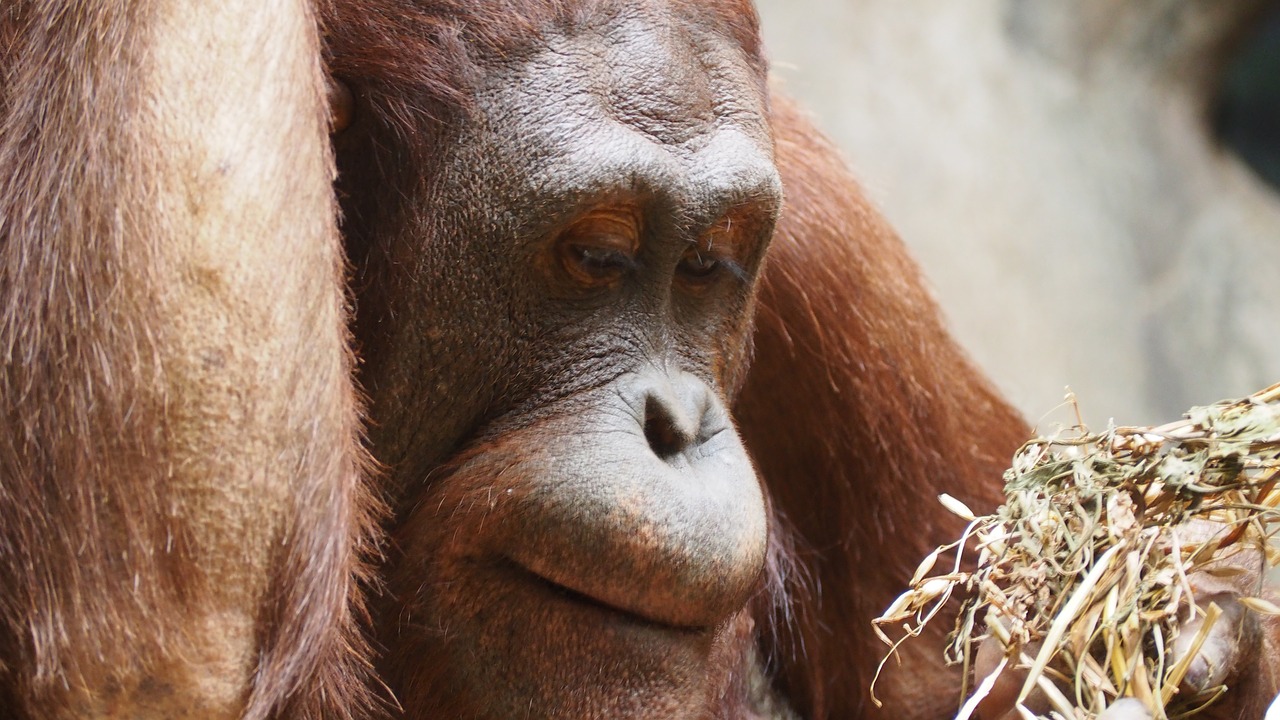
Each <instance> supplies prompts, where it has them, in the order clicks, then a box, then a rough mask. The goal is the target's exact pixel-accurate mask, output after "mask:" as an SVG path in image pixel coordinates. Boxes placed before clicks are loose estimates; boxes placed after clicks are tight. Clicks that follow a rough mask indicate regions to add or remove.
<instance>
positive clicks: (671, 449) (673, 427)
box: [644, 395, 692, 460]
mask: <svg viewBox="0 0 1280 720" xmlns="http://www.w3.org/2000/svg"><path fill="white" fill-rule="evenodd" d="M644 437H645V439H646V440H648V441H649V448H650V449H651V450H653V453H654V454H655V455H657V456H658V457H660V458H662V459H664V460H666V459H669V458H671V457H673V456H675V455H678V454H679V453H680V452H682V451H683V450H684V449H685V448H687V447H688V446H689V444H690V442H691V441H692V437H691V433H688V432H685V431H683V430H682V429H681V428H680V425H679V421H678V420H677V419H676V417H675V415H674V413H673V412H672V411H671V409H670V408H669V407H667V406H666V404H665V403H663V402H662V400H659V399H658V398H657V397H655V396H653V395H650V396H649V397H648V399H647V400H646V401H645V404H644Z"/></svg>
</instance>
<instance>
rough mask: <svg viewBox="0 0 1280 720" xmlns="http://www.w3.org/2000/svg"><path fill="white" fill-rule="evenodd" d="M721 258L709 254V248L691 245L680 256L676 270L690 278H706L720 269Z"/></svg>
mask: <svg viewBox="0 0 1280 720" xmlns="http://www.w3.org/2000/svg"><path fill="white" fill-rule="evenodd" d="M720 266H721V260H720V258H717V257H716V256H714V255H712V254H711V251H710V250H707V249H705V248H699V247H697V246H694V247H691V248H689V249H688V250H686V251H685V253H684V255H683V256H681V258H680V264H679V266H677V270H678V271H679V273H680V274H681V275H683V276H684V277H686V278H689V279H691V280H707V279H709V278H710V277H711V276H712V275H714V274H715V273H716V271H718V270H719V269H720Z"/></svg>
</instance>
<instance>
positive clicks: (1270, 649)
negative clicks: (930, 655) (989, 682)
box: [974, 521, 1280, 720]
mask: <svg viewBox="0 0 1280 720" xmlns="http://www.w3.org/2000/svg"><path fill="white" fill-rule="evenodd" d="M1217 530H1220V526H1217V525H1214V524H1211V523H1207V522H1203V521H1198V522H1193V523H1189V524H1188V525H1187V526H1185V528H1184V530H1183V532H1182V535H1183V537H1184V538H1187V539H1195V540H1199V539H1207V538H1208V537H1210V536H1211V535H1212V534H1213V533H1214V532H1215V531H1217ZM1265 571H1266V563H1265V554H1264V553H1263V552H1262V551H1261V550H1260V549H1257V548H1243V547H1242V548H1239V549H1237V550H1235V551H1233V552H1230V553H1229V554H1227V555H1225V556H1224V557H1222V558H1221V559H1219V560H1216V561H1215V562H1213V563H1211V564H1209V565H1206V566H1205V567H1204V568H1203V569H1202V570H1199V571H1197V572H1195V573H1193V574H1191V575H1190V576H1189V578H1188V580H1189V582H1190V585H1191V589H1192V591H1193V593H1194V596H1195V599H1196V602H1197V604H1198V605H1199V606H1200V607H1201V608H1202V609H1205V608H1208V607H1209V604H1210V603H1216V604H1217V605H1218V607H1219V608H1221V609H1222V615H1221V616H1220V617H1219V618H1218V620H1217V622H1216V623H1215V624H1214V626H1213V627H1212V629H1210V631H1209V634H1208V637H1207V638H1206V639H1205V641H1204V643H1203V645H1201V647H1200V651H1199V652H1198V653H1197V655H1196V657H1195V659H1194V660H1192V662H1191V665H1190V667H1189V668H1188V670H1187V674H1186V676H1185V677H1184V679H1183V682H1182V684H1181V685H1180V687H1179V692H1180V693H1189V694H1198V693H1200V692H1201V691H1204V690H1207V689H1209V688H1213V687H1216V686H1218V685H1226V686H1227V687H1228V688H1230V690H1229V691H1228V692H1227V693H1226V694H1225V695H1224V696H1223V697H1222V698H1220V699H1219V700H1217V701H1216V702H1215V703H1214V704H1213V705H1212V706H1211V707H1210V708H1209V710H1207V711H1206V712H1205V713H1204V714H1202V715H1201V716H1200V717H1202V718H1204V719H1205V720H1210V719H1216V718H1220V719H1222V720H1226V719H1228V718H1230V719H1231V720H1235V719H1236V718H1241V719H1244V718H1248V719H1249V720H1253V719H1254V718H1258V719H1260V718H1262V716H1263V708H1266V707H1267V705H1268V703H1270V702H1271V701H1272V700H1273V698H1275V697H1276V692H1277V690H1278V689H1280V688H1278V687H1277V686H1278V685H1280V677H1278V676H1280V668H1276V667H1275V665H1276V663H1277V660H1278V659H1280V658H1278V656H1277V651H1278V650H1280V621H1278V620H1277V619H1276V618H1260V617H1259V616H1258V614H1256V613H1253V612H1251V611H1249V610H1248V609H1247V608H1246V607H1245V606H1244V605H1242V604H1241V603H1240V602H1239V599H1240V598H1244V597H1259V596H1262V595H1264V594H1267V593H1265V592H1264V581H1265V577H1266V572H1265ZM1203 622H1204V616H1203V614H1197V616H1196V618H1195V619H1194V620H1192V621H1190V622H1188V623H1186V624H1185V625H1183V627H1182V629H1181V632H1180V633H1179V634H1178V637H1177V639H1176V640H1175V641H1174V644H1173V653H1172V660H1171V662H1177V661H1178V660H1179V659H1181V658H1182V657H1184V656H1185V655H1186V653H1187V652H1188V651H1189V650H1190V646H1191V643H1192V641H1193V640H1194V638H1195V637H1196V635H1197V633H1198V632H1199V630H1200V627H1201V625H1202V624H1203ZM1035 651H1036V648H1030V649H1028V650H1027V653H1028V654H1030V655H1034V654H1035ZM1002 655H1003V648H1002V647H1001V646H1000V643H999V642H998V641H997V640H995V639H989V640H987V641H986V642H984V643H983V644H982V646H981V647H979V649H978V654H977V658H976V661H975V663H974V667H975V670H974V673H975V677H976V678H979V679H981V678H984V677H986V676H987V675H989V674H990V673H991V672H992V671H993V670H994V669H995V667H996V665H997V663H999V661H1000V659H1001V657H1002ZM1025 680H1026V671H1025V670H1023V669H1009V670H1006V671H1005V672H1004V673H1003V674H1002V675H1001V676H1000V678H999V679H998V680H997V681H996V683H995V686H994V687H993V688H992V689H991V692H990V693H989V694H988V695H987V697H986V698H985V699H984V700H983V701H982V702H981V703H980V704H979V705H978V716H979V717H981V718H984V720H1016V718H1018V717H1019V715H1018V712H1017V710H1016V708H1015V705H1016V703H1017V699H1018V694H1019V692H1020V691H1021V689H1022V685H1023V683H1024V681H1025ZM1024 704H1025V705H1026V706H1027V708H1028V709H1029V710H1031V711H1032V712H1036V713H1039V714H1044V713H1047V712H1048V710H1049V705H1048V702H1047V701H1046V699H1045V697H1044V696H1043V695H1042V694H1041V693H1039V692H1038V691H1036V692H1033V693H1032V694H1031V695H1030V696H1029V697H1028V698H1027V700H1026V701H1025V703H1024ZM1272 714H1274V715H1276V717H1275V718H1274V719H1273V717H1272ZM1150 717H1151V715H1150V713H1148V712H1147V710H1146V708H1145V707H1144V706H1143V704H1142V703H1141V702H1139V701H1137V700H1134V699H1131V698H1129V699H1122V700H1120V701H1118V702H1116V703H1114V704H1113V705H1112V706H1111V707H1110V708H1108V709H1107V710H1106V711H1105V712H1104V713H1102V715H1100V716H1099V720H1147V719H1148V718H1150ZM1267 720H1280V707H1278V706H1277V705H1273V706H1272V711H1271V713H1269V714H1268V716H1267Z"/></svg>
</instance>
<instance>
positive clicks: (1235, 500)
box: [875, 384, 1280, 720]
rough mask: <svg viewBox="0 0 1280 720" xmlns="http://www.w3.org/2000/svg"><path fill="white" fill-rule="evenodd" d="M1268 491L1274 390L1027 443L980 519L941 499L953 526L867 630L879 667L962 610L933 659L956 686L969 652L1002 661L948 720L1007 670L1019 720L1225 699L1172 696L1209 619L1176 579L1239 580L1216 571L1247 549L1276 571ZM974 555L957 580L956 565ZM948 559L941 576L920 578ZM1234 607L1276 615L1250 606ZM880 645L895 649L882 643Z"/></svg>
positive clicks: (1273, 472) (1165, 711)
mask: <svg viewBox="0 0 1280 720" xmlns="http://www.w3.org/2000/svg"><path fill="white" fill-rule="evenodd" d="M1277 480H1280V384H1277V385H1274V386H1272V387H1270V388H1268V389H1266V390H1263V391H1262V392H1259V393H1256V394H1254V395H1251V396H1250V397H1247V398H1244V399H1243V400H1234V401H1224V402H1220V403H1217V404H1214V405H1210V406H1208V407H1200V408H1194V409H1192V410H1191V411H1190V412H1188V413H1187V414H1186V416H1185V419H1183V420H1181V421H1178V422H1175V423H1170V424H1168V425H1162V426H1160V427H1154V428H1149V427H1111V428H1109V429H1108V430H1107V431H1105V432H1102V433H1090V432H1089V431H1088V430H1087V429H1085V428H1084V427H1083V423H1080V424H1079V425H1077V426H1076V427H1075V428H1072V429H1070V430H1068V431H1064V432H1063V433H1059V434H1058V435H1057V436H1055V437H1049V438H1044V437H1037V438H1035V439H1033V440H1030V441H1029V442H1027V443H1026V444H1025V445H1023V446H1022V448H1021V449H1020V450H1019V451H1018V452H1017V454H1016V455H1015V456H1014V458H1013V467H1012V468H1010V469H1009V470H1007V471H1006V472H1005V483H1006V485H1005V504H1004V505H1003V506H1001V507H1000V509H999V510H998V511H997V512H996V514H994V515H988V516H985V517H975V516H974V515H973V513H972V512H970V511H969V509H968V508H967V507H965V506H964V504H963V503H961V502H960V501H958V500H956V499H955V498H951V497H949V496H945V495H944V496H942V498H941V500H942V502H943V504H944V505H946V506H947V507H948V508H949V509H950V510H951V511H952V512H953V513H955V514H957V515H959V516H961V517H963V518H965V519H966V520H968V521H969V526H968V528H967V529H966V530H965V532H964V535H963V536H962V537H961V538H960V540H958V541H956V542H954V543H952V544H950V545H946V546H943V547H940V548H938V550H936V551H934V552H933V553H931V554H930V555H929V556H928V557H926V558H925V559H924V561H923V562H922V563H921V564H920V567H919V569H918V570H917V571H916V573H915V577H913V578H912V580H911V588H910V589H909V590H908V591H907V592H905V593H903V594H902V595H901V596H900V597H899V598H898V599H897V600H896V601H894V603H893V604H892V605H891V606H890V607H889V609H887V610H886V611H885V612H884V614H883V615H882V616H881V617H879V618H877V619H876V620H875V625H876V632H877V633H879V635H880V637H881V638H882V639H883V640H884V641H885V642H886V643H888V644H889V645H890V646H891V648H892V649H891V650H890V652H889V654H888V656H887V657H886V658H885V660H886V661H888V660H889V658H890V657H892V656H893V651H894V650H896V649H897V647H898V645H900V644H901V643H902V642H905V641H906V640H908V639H909V638H912V637H916V636H918V635H919V634H920V632H921V630H922V629H923V628H924V626H925V625H926V624H928V623H929V622H930V621H931V620H933V619H934V618H935V617H937V616H938V615H939V614H940V613H942V612H943V608H944V606H947V605H948V601H949V600H951V598H953V597H963V598H965V599H964V600H963V602H962V603H961V605H960V612H959V615H958V617H957V619H956V626H955V630H954V631H953V632H952V634H951V637H950V644H949V646H948V648H947V650H946V653H947V659H948V660H949V661H951V662H955V663H961V664H963V665H964V670H965V672H964V675H965V677H966V679H967V678H969V677H970V675H971V674H972V671H973V668H972V663H973V659H974V653H975V652H976V650H977V648H978V646H979V644H981V643H982V642H984V641H988V642H991V641H994V642H999V643H1000V645H1001V647H1003V648H1004V650H1005V653H1004V659H1003V660H1002V661H1001V662H1000V663H999V664H998V666H997V667H996V668H995V669H994V670H993V671H991V672H990V673H989V674H988V675H987V676H986V677H984V678H978V680H979V683H978V685H977V688H976V690H974V691H973V693H972V695H970V688H969V687H967V686H966V687H964V688H963V689H962V693H961V697H960V701H961V703H960V704H959V707H960V711H959V714H958V715H957V720H965V719H967V718H968V717H970V715H971V714H972V713H973V711H974V709H975V707H976V706H977V703H978V701H979V700H980V699H981V698H982V697H983V696H985V695H986V694H987V693H988V692H990V690H991V688H992V687H993V685H994V683H995V681H996V679H997V678H998V677H999V676H1000V675H1001V674H1002V673H1004V672H1006V671H1012V670H1014V669H1021V670H1023V671H1026V673H1027V674H1026V680H1025V682H1024V683H1023V686H1022V690H1021V692H1020V693H1019V696H1018V706H1017V709H1018V712H1019V713H1020V714H1021V716H1022V717H1023V718H1036V717H1046V716H1041V715H1036V714H1035V713H1033V712H1031V711H1030V710H1029V709H1028V708H1027V706H1026V705H1025V704H1024V701H1025V700H1026V699H1027V698H1028V696H1029V695H1030V694H1031V693H1032V691H1033V690H1039V691H1040V693H1041V694H1042V695H1043V697H1044V698H1045V699H1046V700H1047V701H1048V703H1049V705H1050V707H1051V708H1052V710H1050V712H1049V715H1048V716H1047V717H1050V718H1062V719H1070V720H1077V719H1079V720H1083V719H1085V718H1092V717H1095V716H1096V715H1097V714H1098V713H1100V712H1102V711H1103V710H1104V709H1105V708H1106V707H1108V706H1109V705H1110V704H1112V703H1114V702H1115V701H1116V700H1117V699H1118V698H1122V697H1134V698H1137V699H1138V700H1140V701H1141V702H1142V703H1143V704H1144V705H1146V706H1147V708H1148V709H1149V710H1150V711H1151V713H1152V716H1153V717H1154V718H1155V719H1156V720H1162V719H1164V718H1169V719H1171V720H1172V719H1176V718H1184V717H1188V716H1190V715H1193V714H1194V713H1196V712H1197V711H1199V710H1201V709H1203V707H1204V706H1205V705H1207V704H1208V703H1212V702H1213V701H1214V700H1215V699H1217V698H1218V697H1219V696H1220V695H1221V693H1222V692H1224V691H1225V688H1222V687H1216V688H1207V689H1205V690H1204V691H1203V692H1199V693H1197V694H1195V696H1194V697H1188V696H1187V695H1188V694H1187V693H1186V692H1183V693H1179V691H1178V689H1179V685H1180V683H1181V681H1182V680H1183V678H1184V676H1185V674H1186V673H1187V670H1188V667H1189V665H1190V660H1191V659H1192V658H1193V657H1194V656H1195V650H1196V649H1198V648H1199V646H1200V644H1201V643H1202V642H1203V641H1204V640H1205V638H1206V637H1207V635H1208V633H1209V630H1210V629H1211V628H1212V627H1213V624H1214V622H1215V621H1216V620H1217V619H1218V616H1219V614H1220V610H1219V609H1218V607H1217V606H1216V605H1212V604H1211V605H1210V606H1209V607H1207V608H1201V607H1198V606H1197V604H1196V603H1195V602H1194V597H1193V593H1192V589H1191V582H1190V581H1189V580H1188V575H1190V574H1191V573H1193V572H1195V571H1200V572H1206V573H1232V572H1243V571H1244V570H1243V569H1242V567H1241V565H1242V563H1241V562H1235V563H1233V562H1232V560H1231V559H1230V556H1231V555H1233V554H1234V553H1237V552H1240V551H1246V552H1255V553H1256V548H1258V547H1264V548H1267V560H1268V562H1269V564H1271V565H1276V564H1280V557H1278V556H1277V553H1276V550H1275V548H1274V546H1273V545H1272V544H1271V543H1270V542H1269V539H1270V536H1269V532H1270V531H1269V530H1268V523H1271V522H1274V521H1276V520H1277V519H1280V515H1278V514H1277V510H1276V508H1277V505H1280V488H1277V487H1276V484H1277ZM1198 520H1207V521H1211V522H1212V523H1217V524H1216V525H1207V524H1206V523H1195V522H1192V521H1198ZM1188 523H1191V524H1190V525H1188ZM1206 527H1208V528H1212V529H1213V532H1205V530H1204V529H1205V528H1206ZM1196 529H1198V531H1197V530H1196ZM975 549H976V551H977V569H976V570H972V571H970V570H968V569H966V565H965V564H964V563H963V562H962V559H961V556H962V555H964V553H965V552H966V551H969V552H972V551H973V550H975ZM952 552H954V553H955V559H954V561H953V562H948V563H946V564H947V565H948V566H949V567H948V568H947V571H946V572H943V573H941V574H935V570H934V567H935V565H937V564H938V561H939V558H941V557H943V556H948V557H949V556H950V554H951V553H952ZM1241 557H1244V556H1241ZM1224 558H1225V559H1226V561H1225V562H1221V561H1223V560H1224ZM1237 560H1239V558H1237ZM1215 561H1219V562H1215ZM1211 563H1213V564H1211ZM1242 603H1243V604H1244V605H1245V606H1246V607H1249V608H1251V609H1253V610H1255V611H1257V612H1262V613H1274V614H1280V609H1277V608H1276V607H1275V606H1274V605H1272V604H1270V603H1268V602H1267V601H1265V600H1262V599H1260V598H1245V599H1244V600H1243V601H1242ZM951 608H952V609H954V604H953V605H951ZM948 614H949V612H948ZM1197 616H1203V617H1204V621H1203V623H1202V624H1201V625H1200V630H1198V631H1197V633H1196V635H1195V636H1194V637H1192V638H1191V643H1190V647H1191V648H1192V650H1191V652H1188V653H1185V654H1183V655H1182V656H1181V659H1178V658H1175V657H1174V653H1173V651H1172V648H1173V647H1174V640H1175V638H1176V637H1177V635H1178V632H1179V630H1180V628H1182V627H1183V626H1185V625H1187V624H1188V623H1189V622H1190V621H1192V620H1193V619H1195V618H1196V617H1197ZM886 630H888V631H889V632H895V634H896V631H897V630H901V631H903V633H904V634H903V635H901V636H900V637H898V638H897V639H894V638H891V637H890V636H889V635H888V634H886ZM882 667H883V663H882Z"/></svg>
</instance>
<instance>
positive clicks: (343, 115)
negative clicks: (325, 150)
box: [328, 77, 356, 135]
mask: <svg viewBox="0 0 1280 720" xmlns="http://www.w3.org/2000/svg"><path fill="white" fill-rule="evenodd" d="M328 91H329V92H328V95H329V134H330V135H337V134H338V133H340V132H342V131H343V130H346V129H347V128H349V127H351V123H352V121H353V120H354V119H355V114H356V99H355V96H354V95H352V94H351V88H350V87H349V86H348V85H347V84H346V83H345V82H343V81H341V80H339V79H338V78H335V77H330V78H329V82H328Z"/></svg>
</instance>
